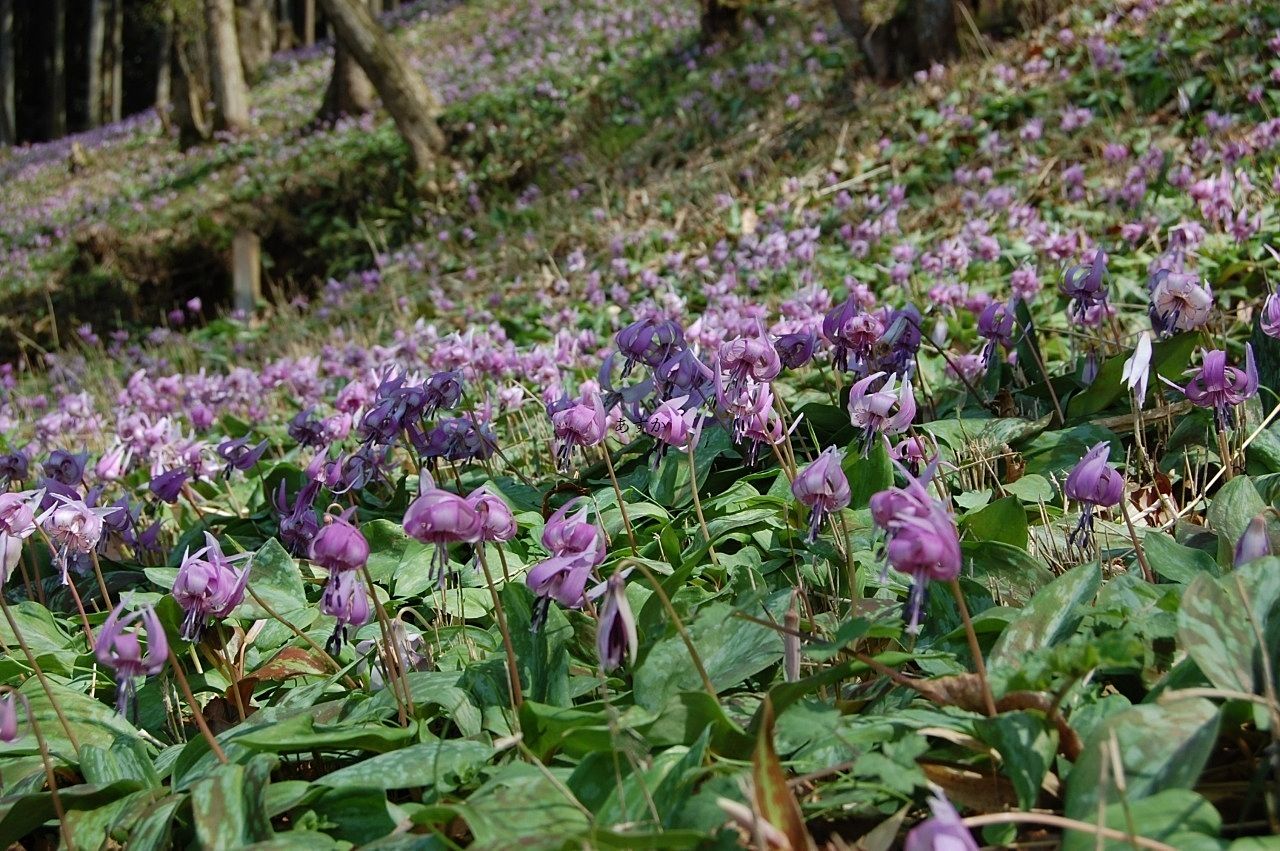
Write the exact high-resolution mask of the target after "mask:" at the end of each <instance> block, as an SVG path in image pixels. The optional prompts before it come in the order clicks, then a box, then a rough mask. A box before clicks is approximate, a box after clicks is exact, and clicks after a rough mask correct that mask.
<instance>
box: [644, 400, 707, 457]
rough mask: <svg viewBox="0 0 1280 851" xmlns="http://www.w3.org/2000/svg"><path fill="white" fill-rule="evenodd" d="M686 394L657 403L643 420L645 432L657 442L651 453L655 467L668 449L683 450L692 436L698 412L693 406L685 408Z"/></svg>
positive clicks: (687, 446) (686, 447)
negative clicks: (654, 408) (655, 407)
mask: <svg viewBox="0 0 1280 851" xmlns="http://www.w3.org/2000/svg"><path fill="white" fill-rule="evenodd" d="M688 401H689V397H688V396H677V397H676V398H674V399H668V400H666V401H665V402H662V403H661V404H659V405H658V407H657V409H656V410H654V412H653V413H652V414H650V415H649V417H648V419H646V420H645V422H644V431H645V434H648V435H650V436H651V437H653V439H654V441H655V442H656V443H657V451H656V452H654V453H653V464H654V466H655V467H656V466H657V465H658V463H659V462H660V461H661V460H662V457H663V456H664V455H665V454H666V452H667V450H668V449H676V450H678V451H681V452H683V451H685V450H687V449H688V448H689V441H690V440H692V439H693V438H694V432H695V429H694V424H695V423H696V422H697V419H698V412H697V410H696V409H694V408H689V409H687V410H686V409H685V408H684V405H685V404H686V403H688Z"/></svg>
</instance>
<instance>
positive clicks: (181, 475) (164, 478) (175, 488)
mask: <svg viewBox="0 0 1280 851" xmlns="http://www.w3.org/2000/svg"><path fill="white" fill-rule="evenodd" d="M189 476H190V473H188V472H187V470H186V468H183V467H179V468H178V469H176V470H169V471H168V472H165V473H161V474H160V475H158V476H156V477H155V478H154V479H152V480H151V483H150V484H149V485H147V488H148V490H150V491H151V493H152V494H153V495H155V497H156V499H159V500H161V501H162V502H167V503H169V504H170V505H172V504H173V503H175V502H177V501H178V497H180V496H181V495H182V489H183V487H184V486H185V485H186V484H187V478H188V477H189Z"/></svg>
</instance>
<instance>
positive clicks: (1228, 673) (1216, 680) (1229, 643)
mask: <svg viewBox="0 0 1280 851" xmlns="http://www.w3.org/2000/svg"><path fill="white" fill-rule="evenodd" d="M1234 582H1235V579H1234V577H1227V578H1226V580H1225V583H1231V584H1234ZM1178 643H1179V644H1180V645H1181V646H1182V649H1183V650H1185V651H1186V652H1187V655H1189V656H1190V657H1191V658H1192V659H1193V660H1195V663H1196V664H1197V665H1199V666H1200V670H1201V671H1203V672H1204V675H1205V676H1207V677H1208V678H1209V680H1210V681H1211V682H1212V683H1213V684H1214V685H1216V686H1218V687H1219V688H1224V689H1230V690H1232V691H1243V692H1247V693H1250V694H1252V693H1253V684H1254V675H1253V666H1254V653H1255V650H1256V648H1257V643H1258V642H1257V639H1256V638H1255V637H1254V634H1253V630H1252V629H1251V628H1250V626H1249V621H1248V619H1247V618H1246V617H1245V613H1244V607H1243V606H1241V605H1240V602H1239V597H1238V595H1237V594H1236V593H1235V589H1234V588H1231V589H1230V590H1228V589H1227V588H1226V587H1224V582H1223V581H1219V580H1216V579H1214V578H1213V577H1212V576H1210V575H1208V574H1202V575H1200V576H1198V577H1196V579H1195V581H1194V582H1192V583H1191V587H1189V588H1188V589H1187V591H1186V593H1185V594H1183V595H1182V606H1181V608H1179V609H1178Z"/></svg>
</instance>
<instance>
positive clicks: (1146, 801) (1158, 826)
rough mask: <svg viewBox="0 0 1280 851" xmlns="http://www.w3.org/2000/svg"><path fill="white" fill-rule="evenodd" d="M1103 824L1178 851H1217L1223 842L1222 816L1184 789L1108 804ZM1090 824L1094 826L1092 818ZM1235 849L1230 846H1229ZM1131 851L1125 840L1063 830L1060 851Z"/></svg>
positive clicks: (1095, 819)
mask: <svg viewBox="0 0 1280 851" xmlns="http://www.w3.org/2000/svg"><path fill="white" fill-rule="evenodd" d="M1103 821H1104V823H1105V824H1106V826H1107V827H1110V828H1111V829H1113V830H1118V831H1121V832H1122V833H1126V834H1127V833H1128V832H1129V831H1130V830H1131V829H1132V830H1133V831H1134V832H1135V834H1136V835H1137V836H1143V837H1146V838H1147V839H1154V840H1155V841H1157V842H1163V843H1164V844H1165V845H1168V846H1172V847H1174V848H1177V849H1178V851H1221V849H1222V848H1223V843H1222V841H1221V840H1219V839H1218V836H1219V834H1220V833H1221V831H1222V816H1220V815H1218V811H1217V810H1215V809H1214V808H1213V805H1212V804H1210V803H1209V802H1208V801H1206V800H1205V799H1204V798H1202V797H1201V796H1199V795H1197V794H1196V793H1195V792H1191V791H1188V790H1186V789H1166V790H1165V791H1163V792H1157V793H1156V794H1154V795H1152V796H1151V797H1149V798H1143V799H1141V800H1137V801H1129V802H1125V803H1116V804H1111V805H1110V806H1109V807H1107V809H1106V813H1105V815H1104V817H1103ZM1093 823H1095V824H1096V823H1097V817H1096V816H1095V817H1094V821H1093ZM1232 847H1233V848H1234V847H1235V846H1234V845H1233V846H1232ZM1097 849H1104V851H1132V849H1133V843H1132V842H1131V841H1129V840H1128V839H1123V840H1121V839H1111V840H1102V841H1099V840H1098V838H1097V837H1095V836H1094V835H1093V834H1091V833H1086V832H1085V831H1066V832H1065V833H1064V834H1063V838H1062V851H1097Z"/></svg>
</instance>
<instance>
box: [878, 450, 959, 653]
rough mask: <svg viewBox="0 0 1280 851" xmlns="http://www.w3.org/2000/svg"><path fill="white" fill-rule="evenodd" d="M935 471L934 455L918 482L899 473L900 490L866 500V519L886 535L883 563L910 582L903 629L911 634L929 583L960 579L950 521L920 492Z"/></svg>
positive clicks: (955, 535)
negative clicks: (902, 479) (902, 478)
mask: <svg viewBox="0 0 1280 851" xmlns="http://www.w3.org/2000/svg"><path fill="white" fill-rule="evenodd" d="M937 467H938V459H937V458H936V457H935V458H934V459H933V461H931V462H930V463H929V466H928V467H926V468H925V471H924V473H923V474H922V475H921V476H920V477H919V478H916V477H913V476H912V475H911V474H910V473H908V472H907V471H906V470H902V473H903V475H904V476H906V478H907V486H906V487H905V488H890V489H889V490H884V491H880V492H879V493H877V494H875V495H874V496H872V497H871V504H870V508H871V519H872V520H873V521H874V522H875V524H876V525H877V526H879V527H880V528H881V529H883V530H884V532H885V536H886V538H887V543H886V545H885V555H886V557H887V559H888V563H889V565H890V566H892V567H893V569H894V570H897V571H900V572H902V573H905V574H907V575H908V576H910V577H911V580H912V584H911V594H910V596H909V598H908V601H907V621H908V623H907V629H908V630H909V631H912V632H914V631H915V630H916V629H917V628H918V625H919V622H920V612H921V610H922V608H923V606H924V592H925V588H926V587H927V585H928V583H929V582H930V581H935V582H945V581H949V580H952V579H955V578H956V577H957V576H959V575H960V567H961V556H960V538H959V534H958V532H957V531H956V523H955V518H954V517H952V515H951V512H950V511H948V510H947V508H946V507H945V506H944V505H943V504H942V503H940V502H939V501H938V500H936V499H934V498H933V497H932V496H930V495H929V492H928V491H927V490H925V485H926V484H927V483H928V482H929V480H930V479H931V478H932V477H933V474H934V472H935V471H936V470H937Z"/></svg>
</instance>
